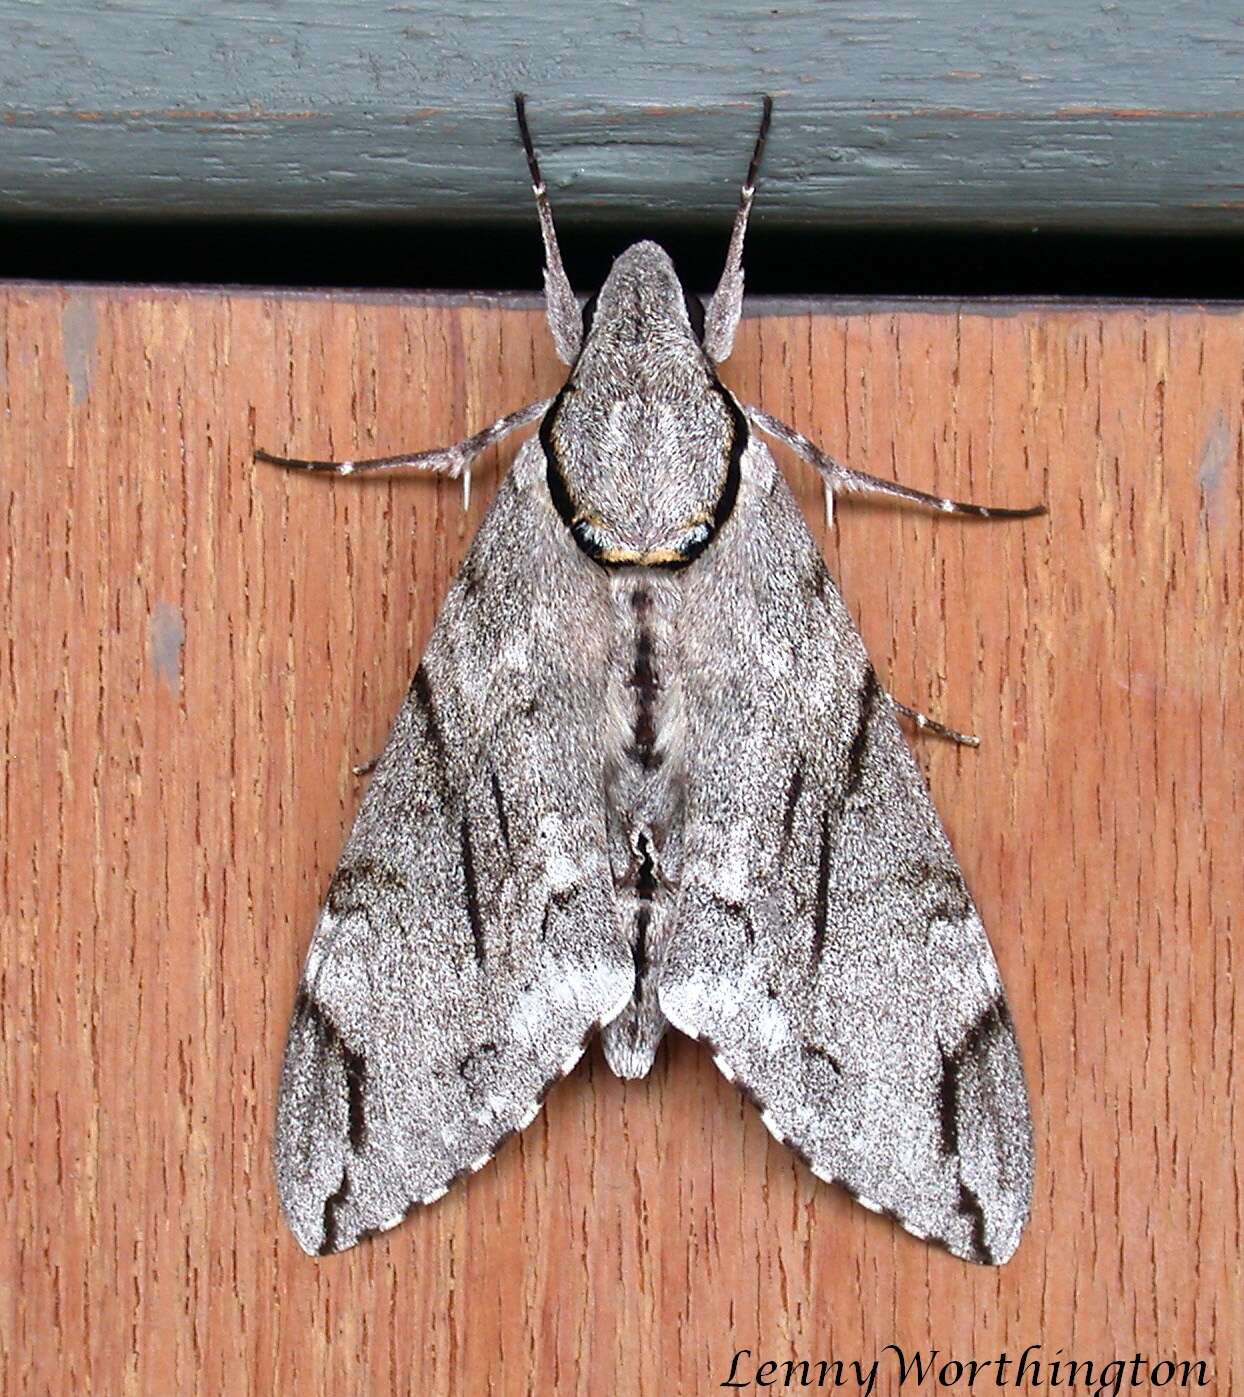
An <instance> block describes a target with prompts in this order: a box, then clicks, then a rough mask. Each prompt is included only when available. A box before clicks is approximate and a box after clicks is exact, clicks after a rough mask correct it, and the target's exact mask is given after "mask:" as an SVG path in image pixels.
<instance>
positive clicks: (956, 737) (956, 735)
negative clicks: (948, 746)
mask: <svg viewBox="0 0 1244 1397" xmlns="http://www.w3.org/2000/svg"><path fill="white" fill-rule="evenodd" d="M890 702H891V703H892V704H893V705H894V707H895V708H897V709H898V711H899V712H900V713H902V714H903V715H904V716H905V717H907V718H910V719H911V720H912V722H913V723H915V725H916V726H917V727H918V728H919V729H920V731H921V732H931V733H933V735H934V736H935V737H945V738H948V739H949V740H950V741H951V742H957V743H958V744H959V745H960V746H961V747H979V746H980V745H981V740H980V738H979V737H974V736H973V735H972V734H971V733H970V732H960V731H959V730H958V728H948V727H947V726H946V724H945V723H939V722H938V721H937V719H936V718H930V717H929V715H928V714H927V713H921V711H920V710H919V709H918V708H911V707H909V706H908V705H907V704H905V703H900V702H899V700H898V699H896V698H895V697H894V695H893V694H891V695H890Z"/></svg>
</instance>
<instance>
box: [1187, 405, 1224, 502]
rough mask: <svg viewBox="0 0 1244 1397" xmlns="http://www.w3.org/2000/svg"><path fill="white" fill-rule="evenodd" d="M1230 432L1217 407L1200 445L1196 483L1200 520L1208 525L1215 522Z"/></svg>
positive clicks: (1220, 498)
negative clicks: (1199, 501)
mask: <svg viewBox="0 0 1244 1397" xmlns="http://www.w3.org/2000/svg"><path fill="white" fill-rule="evenodd" d="M1231 446H1232V433H1231V425H1230V423H1229V422H1228V421H1227V414H1226V413H1225V412H1224V411H1223V410H1222V408H1219V409H1218V411H1217V412H1216V413H1215V414H1214V420H1213V423H1212V424H1211V426H1210V429H1209V432H1208V434H1207V435H1206V438H1205V445H1204V446H1202V447H1201V461H1200V465H1199V466H1198V468H1197V473H1196V483H1197V486H1198V488H1199V489H1200V491H1201V522H1202V524H1204V525H1206V526H1207V527H1208V526H1209V525H1211V524H1215V523H1217V522H1218V514H1219V511H1220V509H1221V504H1222V482H1223V476H1224V474H1225V472H1226V469H1227V462H1228V461H1229V460H1230V459H1231Z"/></svg>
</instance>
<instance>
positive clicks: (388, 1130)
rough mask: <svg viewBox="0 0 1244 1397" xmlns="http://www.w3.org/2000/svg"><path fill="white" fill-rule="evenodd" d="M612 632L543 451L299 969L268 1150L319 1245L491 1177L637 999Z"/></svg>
mask: <svg viewBox="0 0 1244 1397" xmlns="http://www.w3.org/2000/svg"><path fill="white" fill-rule="evenodd" d="M608 621H609V611H608V599H607V595H606V590H605V582H604V578H603V574H602V573H601V572H600V570H599V569H598V568H596V567H595V566H594V565H593V564H592V563H590V562H589V561H588V560H587V559H586V558H584V557H583V555H582V553H581V552H580V551H579V550H578V548H576V546H575V545H574V543H573V541H572V540H571V539H570V538H569V536H568V535H567V534H566V532H565V530H564V528H563V527H562V525H561V523H560V521H559V520H558V519H557V516H556V514H555V513H554V511H553V508H552V506H551V504H550V502H549V499H548V495H547V490H546V487H545V485H544V462H543V457H542V455H541V453H540V450H539V446H538V444H529V445H528V446H527V447H526V448H524V451H523V452H522V453H520V456H519V459H518V462H517V464H516V465H515V468H514V470H513V472H512V473H511V474H510V476H509V477H508V478H507V480H506V481H505V482H504V484H503V485H502V487H501V491H500V493H499V495H498V497H497V500H496V502H495V504H494V505H493V507H492V509H491V510H490V511H489V514H488V516H487V518H486V519H485V520H484V523H483V525H482V526H481V528H480V531H479V534H478V536H477V538H476V540H475V543H474V544H473V546H472V548H471V552H470V554H469V556H468V558H467V561H466V562H465V563H464V565H463V569H462V573H461V574H460V576H459V578H458V580H457V582H455V584H454V586H453V588H452V589H451V591H450V593H449V596H448V598H447V600H446V602H445V606H444V609H443V611H442V613H441V616H440V618H439V620H438V622H437V625H436V628H435V630H434V632H433V635H432V638H431V641H430V642H429V645H428V649H427V653H426V654H425V656H424V660H423V663H422V664H421V665H420V666H419V668H418V670H417V671H416V673H415V677H414V680H413V682H412V684H411V688H410V692H409V694H408V696H407V699H406V702H405V703H404V704H403V706H402V709H401V711H400V712H399V714H398V716H397V720H396V722H395V723H394V726H393V731H392V733H391V735H390V737H389V741H388V744H387V746H386V748H385V751H384V754H383V756H382V757H381V759H380V762H379V763H378V765H377V767H376V770H375V774H374V775H373V776H372V778H371V783H370V785H369V787H368V789H367V792H366V794H365V796H364V798H363V802H362V805H361V808H360V810H359V813H358V817H357V820H356V821H355V825H354V829H353V832H352V833H351V835H350V839H349V842H348V843H347V845H346V848H345V852H344V853H343V854H342V857H341V863H340V865H339V867H338V869H337V872H336V874H335V875H334V877H333V881H332V886H331V887H330V889H329V893H328V898H327V901H326V904H325V907H324V910H323V912H322V914H321V916H320V920H319V923H318V925H317V927H316V930H315V934H314V937H313V938H312V942H311V947H310V951H309V953H308V956H307V963H306V967H305V970H304V972H303V980H302V986H301V988H300V991H299V995H298V1000H297V1004H296V1006H295V1010H294V1014H293V1019H292V1022H291V1025H290V1031H289V1040H288V1044H287V1048H286V1055H285V1066H284V1072H283V1076H282V1081H281V1091H280V1102H279V1108H278V1119H277V1140H276V1159H277V1176H278V1181H279V1184H280V1191H281V1198H282V1201H283V1203H284V1206H285V1211H286V1213H287V1215H288V1217H289V1221H290V1225H291V1227H292V1228H293V1231H294V1234H295V1236H296V1237H297V1238H298V1241H299V1242H300V1243H301V1244H302V1246H303V1247H304V1248H306V1250H308V1251H311V1252H316V1251H320V1252H324V1251H337V1250H340V1249H342V1248H345V1247H348V1246H351V1245H353V1244H354V1243H355V1242H357V1241H358V1240H359V1239H360V1237H362V1236H364V1235H365V1234H366V1233H368V1232H370V1231H374V1230H377V1229H380V1228H385V1227H389V1226H392V1225H393V1224H395V1223H397V1222H399V1221H400V1220H401V1218H402V1217H403V1216H404V1214H405V1213H406V1211H407V1210H408V1209H409V1208H410V1207H411V1206H412V1205H413V1204H415V1203H427V1202H431V1201H432V1200H433V1199H434V1198H437V1197H439V1196H440V1195H441V1194H442V1193H443V1192H444V1191H445V1189H446V1188H447V1187H448V1186H449V1184H450V1183H452V1182H453V1180H454V1179H456V1178H457V1177H459V1176H460V1175H462V1174H463V1173H466V1172H468V1171H470V1170H473V1169H477V1168H479V1167H480V1166H481V1165H483V1164H484V1163H485V1162H486V1161H487V1160H488V1159H489V1158H490V1157H491V1156H492V1154H493V1153H494V1152H495V1151H496V1149H497V1147H498V1145H499V1144H500V1143H501V1141H503V1140H504V1139H505V1138H506V1137H507V1136H508V1135H510V1134H512V1133H513V1132H514V1131H516V1130H521V1129H522V1128H523V1127H524V1126H526V1125H527V1124H528V1123H529V1122H530V1121H531V1120H532V1118H533V1117H534V1115H535V1113H536V1110H537V1109H538V1106H539V1103H540V1102H541V1101H542V1099H543V1096H544V1094H545V1092H546V1091H547V1090H548V1088H549V1087H550V1086H551V1085H552V1083H553V1082H555V1081H556V1080H557V1079H558V1078H560V1077H561V1076H563V1075H564V1074H565V1073H566V1072H568V1071H569V1070H570V1068H571V1067H572V1066H573V1065H574V1063H575V1061H576V1060H577V1059H578V1057H579V1056H580V1054H581V1053H582V1051H583V1047H584V1044H585V1043H586V1041H587V1039H588V1038H589V1037H590V1035H591V1033H592V1032H593V1031H594V1029H595V1028H596V1027H597V1026H598V1025H599V1024H601V1023H602V1022H605V1021H608V1020H609V1019H611V1018H612V1017H614V1016H615V1015H616V1014H617V1013H618V1012H619V1011H620V1010H621V1008H622V1006H623V1005H624V1004H625V1002H626V1000H627V999H628V998H629V996H630V992H631V989H632V986H633V982H634V967H633V964H632V959H631V953H630V949H629V947H628V946H626V945H625V944H624V942H623V941H622V938H621V937H620V935H619V933H618V930H617V917H616V911H615V906H614V891H613V882H612V877H611V874H610V869H609V863H608V857H607V851H606V847H605V838H606V836H605V814H604V811H605V803H604V799H603V795H602V791H601V782H602V779H603V776H602V772H603V763H602V753H601V748H600V726H601V725H600V723H599V711H600V703H601V688H602V685H603V683H604V677H605V674H606V672H607V654H606V646H607V643H608V634H609V628H608ZM571 635H573V641H571V639H570V636H571Z"/></svg>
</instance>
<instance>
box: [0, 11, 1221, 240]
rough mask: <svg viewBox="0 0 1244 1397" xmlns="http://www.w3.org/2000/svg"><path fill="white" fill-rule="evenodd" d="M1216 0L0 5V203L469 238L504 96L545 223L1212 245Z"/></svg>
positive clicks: (501, 166)
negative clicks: (451, 231) (434, 224)
mask: <svg viewBox="0 0 1244 1397" xmlns="http://www.w3.org/2000/svg"><path fill="white" fill-rule="evenodd" d="M1241 17H1242V16H1241V7H1240V4H1239V3H1238V0H1234V2H1233V3H1223V0H1184V2H1183V3H1182V4H1180V5H1178V6H1160V5H1154V4H1139V3H1136V4H1131V5H1129V6H1120V5H1113V4H1112V5H1107V6H1104V7H1103V6H1085V5H1082V4H1079V3H1077V0H1049V2H1048V3H1045V4H1042V5H1040V6H1028V7H1013V6H1004V5H996V6H993V7H990V8H989V9H988V11H987V12H984V13H983V12H982V9H981V6H980V4H979V3H977V0H923V2H922V3H917V4H912V3H911V0H863V2H862V3H860V4H855V5H851V6H844V5H828V4H825V3H822V0H793V3H789V4H785V5H783V6H781V7H780V8H773V7H769V6H757V5H755V4H751V3H748V0H720V3H714V4H712V5H707V4H701V3H683V4H678V5H662V6H652V5H648V6H618V5H615V4H609V5H599V4H590V3H588V4H585V3H583V0H546V3H545V4H543V5H540V6H529V5H518V4H510V5H496V4H487V5H485V4H481V3H478V0H453V3H441V4H436V5H421V6H418V7H411V6H409V5H388V4H386V5H381V4H377V3H359V4H353V5H349V6H342V5H341V4H340V3H338V0H285V3H283V4H281V5H279V6H275V7H273V6H236V5H224V4H207V5H199V6H194V7H190V6H178V5H172V6H153V5H151V4H150V3H148V0H115V3H110V4H107V5H101V4H93V5H91V4H88V5H85V6H84V5H82V4H80V3H75V2H74V0H44V2H43V3H41V4H39V5H31V4H29V3H26V2H25V0H0V27H2V29H3V32H4V34H5V36H6V44H5V46H4V50H3V52H2V53H0V117H2V119H3V123H4V128H5V138H4V141H3V142H2V143H0V213H3V214H6V215H15V214H22V213H25V214H39V215H62V214H63V215H76V216H81V215H89V216H94V215H98V214H100V213H103V214H117V215H136V214H141V215H145V216H149V217H155V218H171V217H186V218H203V217H207V216H211V215H228V216H244V217H245V216H254V215H256V214H259V215H278V216H282V217H290V218H302V219H319V220H323V219H325V218H328V217H337V216H340V217H363V218H367V219H374V218H375V217H376V216H377V215H378V214H380V215H383V216H385V217H401V218H405V219H407V220H409V221H411V222H417V223H427V222H429V221H433V220H438V219H439V220H446V221H448V222H450V223H453V224H462V223H464V222H466V221H468V220H476V221H483V222H486V223H487V222H493V221H496V220H504V219H513V218H515V217H517V216H518V214H517V213H516V211H521V213H522V215H523V216H526V212H527V200H526V190H525V172H524V169H523V164H522V161H521V159H520V158H519V152H518V149H517V145H516V142H515V139H514V131H513V127H512V123H511V118H510V101H511V96H512V93H513V92H514V90H515V89H516V88H524V89H526V90H527V91H528V92H530V94H531V97H532V104H533V112H534V120H535V124H536V126H537V129H538V131H539V136H540V142H541V146H542V148H543V149H544V151H545V154H546V167H547V176H548V179H549V181H550V184H551V187H552V189H553V192H554V195H555V197H556V200H557V203H558V205H559V208H560V211H561V213H562V215H563V217H564V218H565V219H566V220H567V221H568V222H569V221H573V220H596V221H600V222H606V223H616V221H617V220H618V218H619V217H623V216H626V215H627V214H630V215H632V216H633V215H634V214H635V211H636V208H637V206H642V208H643V209H644V210H645V211H646V212H647V214H648V215H649V216H650V217H652V218H654V219H659V220H663V221H672V220H675V219H677V220H683V221H691V222H698V223H700V224H701V225H703V226H707V225H708V224H709V223H710V222H711V223H712V224H713V225H714V226H717V225H719V224H720V223H721V220H722V219H723V217H724V216H725V215H726V214H727V213H728V211H729V210H730V208H731V207H732V206H733V202H734V190H735V188H736V186H737V184H738V180H739V176H740V172H741V168H742V165H743V162H744V161H745V159H746V151H747V147H748V144H749V142H750V139H751V129H752V126H753V121H754V112H755V107H756V100H757V95H758V93H759V92H761V91H763V90H768V91H770V92H773V93H775V94H777V96H778V99H779V113H780V119H779V121H778V123H777V125H776V126H775V129H774V139H773V146H772V150H771V158H770V160H769V162H768V166H767V168H766V172H765V193H764V199H763V201H762V206H761V208H760V209H759V211H758V217H761V218H763V219H764V220H766V221H767V222H768V223H769V224H770V226H772V227H774V228H778V227H783V228H784V227H790V226H808V225H817V226H828V225H831V224H832V225H834V226H844V225H848V226H860V227H877V226H879V225H886V226H904V227H910V226H912V225H941V226H957V227H972V228H976V227H995V228H996V227H1006V228H1012V229H1025V228H1029V227H1031V226H1033V225H1040V226H1042V227H1044V228H1071V229H1083V228H1098V229H1113V230H1116V231H1124V232H1134V231H1136V230H1137V229H1139V228H1151V229H1159V230H1166V231H1180V232H1186V231H1192V230H1218V231H1234V230H1238V228H1239V219H1240V208H1241V202H1240V200H1241V193H1240V191H1241V189H1244V141H1242V140H1241V135H1240V132H1241V122H1242V121H1244V111H1242V110H1241V105H1240V98H1239V73H1240V69H1241V65H1242V63H1244V36H1242V31H1241Z"/></svg>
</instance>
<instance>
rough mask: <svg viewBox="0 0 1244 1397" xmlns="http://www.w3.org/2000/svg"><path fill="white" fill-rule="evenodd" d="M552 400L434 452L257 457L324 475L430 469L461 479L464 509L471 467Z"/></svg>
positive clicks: (264, 454)
mask: <svg viewBox="0 0 1244 1397" xmlns="http://www.w3.org/2000/svg"><path fill="white" fill-rule="evenodd" d="M552 401H553V399H552V398H541V399H540V401H539V402H535V403H528V404H527V406H526V407H520V408H519V409H518V411H517V412H511V413H507V414H506V416H504V417H500V418H498V419H497V421H495V422H493V423H490V424H489V425H488V426H487V427H485V428H484V429H483V431H480V432H476V433H475V435H474V436H469V437H467V438H466V440H465V441H459V442H455V443H454V444H453V445H452V446H441V447H437V448H436V449H435V450H433V451H417V452H414V453H411V454H407V455H402V456H372V457H369V458H368V459H366V460H361V461H305V460H301V459H300V458H298V457H296V456H274V455H273V454H272V453H271V452H270V451H264V450H262V449H258V450H256V452H255V459H256V460H257V461H266V462H267V463H268V464H269V465H272V466H283V467H284V468H285V469H286V470H292V471H314V472H317V473H320V474H325V475H360V474H362V472H364V471H394V470H417V471H431V472H435V473H437V474H439V475H448V476H451V477H452V478H453V479H454V480H458V479H461V481H462V507H463V509H465V508H466V507H467V505H469V504H470V502H471V467H472V466H473V465H474V464H475V462H476V461H477V460H478V459H479V458H480V457H481V456H482V455H483V454H484V452H485V451H487V450H488V448H489V447H490V446H494V445H495V444H496V443H497V442H499V441H500V440H501V439H502V438H503V437H506V436H508V435H509V434H510V433H511V432H513V431H515V430H517V429H518V428H519V427H525V426H526V425H527V424H528V423H529V422H534V421H535V420H536V418H537V417H543V415H544V414H545V413H546V412H547V411H548V409H549V406H550V404H551V403H552Z"/></svg>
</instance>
